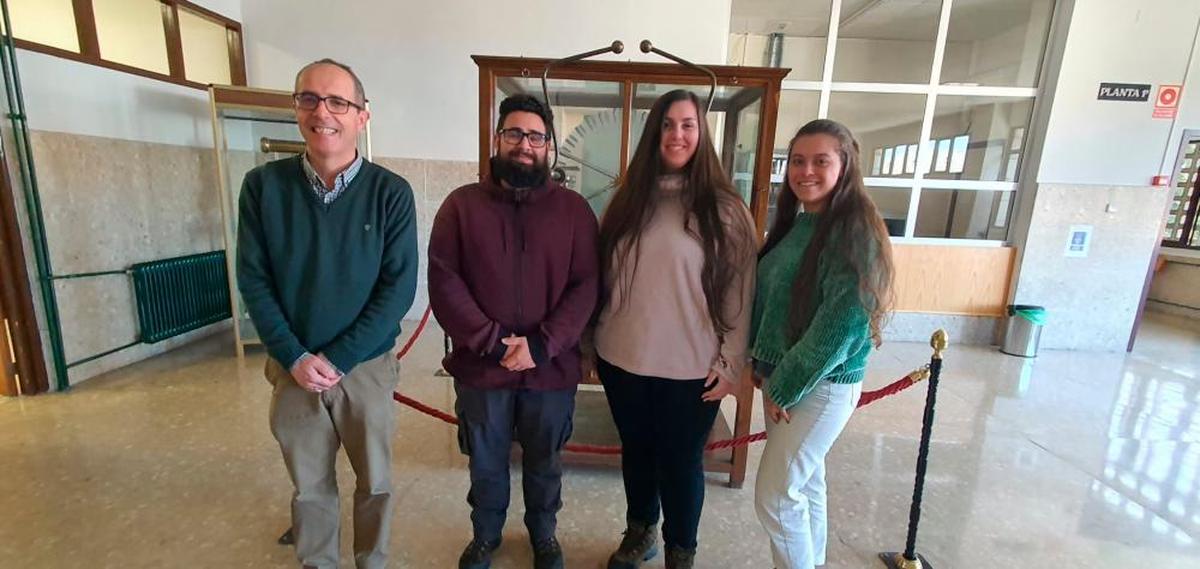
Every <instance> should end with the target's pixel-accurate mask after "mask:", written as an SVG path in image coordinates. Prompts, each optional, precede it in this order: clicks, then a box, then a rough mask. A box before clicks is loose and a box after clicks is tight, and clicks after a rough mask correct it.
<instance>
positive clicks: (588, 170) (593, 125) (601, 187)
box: [492, 77, 624, 216]
mask: <svg viewBox="0 0 1200 569" xmlns="http://www.w3.org/2000/svg"><path fill="white" fill-rule="evenodd" d="M547 87H548V90H549V92H550V107H551V110H552V111H553V112H554V129H555V131H556V132H557V133H558V165H557V168H558V169H561V173H562V174H563V175H564V182H563V185H564V186H566V187H568V188H570V189H572V190H575V191H577V192H579V193H581V194H583V197H585V198H587V200H588V204H589V205H591V206H592V211H593V212H595V213H596V215H597V216H599V215H600V214H601V213H602V212H603V211H604V208H605V206H607V205H608V200H609V199H610V198H611V197H612V191H613V186H614V183H615V182H616V179H617V177H618V176H619V175H620V173H621V128H622V126H623V124H622V123H623V121H624V117H622V113H621V109H622V107H623V105H622V101H623V100H624V96H623V93H622V90H623V84H622V83H619V82H610V81H575V80H570V79H549V80H547ZM496 90H497V93H496V108H495V109H493V110H492V112H493V114H492V116H493V117H499V116H500V110H499V107H500V102H501V101H503V100H504V98H505V97H508V96H509V95H515V94H518V93H525V94H529V95H533V96H534V97H536V98H537V99H538V100H541V99H542V81H541V78H540V77H500V78H497V81H496ZM495 126H496V125H495V124H494V121H493V124H492V127H493V131H494V130H495ZM494 144H495V142H494V140H493V148H492V151H493V152H495V147H494ZM550 161H551V162H552V163H553V161H554V157H553V155H551V156H550Z"/></svg>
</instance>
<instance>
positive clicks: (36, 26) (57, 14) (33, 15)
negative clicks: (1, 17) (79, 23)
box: [8, 0, 79, 53]
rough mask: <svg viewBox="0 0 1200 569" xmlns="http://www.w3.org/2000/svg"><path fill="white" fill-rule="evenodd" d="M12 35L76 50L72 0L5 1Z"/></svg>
mask: <svg viewBox="0 0 1200 569" xmlns="http://www.w3.org/2000/svg"><path fill="white" fill-rule="evenodd" d="M8 16H9V21H11V22H12V27H13V37H17V38H20V39H23V40H27V41H31V42H35V43H40V44H42V45H48V46H50V47H55V48H58V49H65V50H67V51H73V52H76V53H78V52H79V32H78V30H77V29H76V28H75V8H74V2H72V0H8Z"/></svg>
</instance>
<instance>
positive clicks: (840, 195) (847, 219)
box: [758, 119, 895, 347]
mask: <svg viewBox="0 0 1200 569" xmlns="http://www.w3.org/2000/svg"><path fill="white" fill-rule="evenodd" d="M818 134H824V135H827V136H830V137H833V139H834V140H836V141H837V143H838V156H839V157H840V158H841V160H842V173H841V176H839V177H838V181H837V183H836V184H835V185H834V187H833V191H832V192H831V193H830V195H829V205H828V206H826V208H825V210H824V212H822V213H821V215H820V217H819V218H818V219H819V220H818V222H817V227H816V230H815V232H814V233H813V237H812V241H811V242H810V243H809V246H808V249H807V250H805V251H804V258H803V259H802V260H801V262H800V270H799V271H798V272H797V273H796V280H795V281H794V283H793V284H792V302H791V306H790V308H789V322H790V324H791V332H792V339H793V341H794V340H797V339H799V337H800V335H801V334H802V333H803V332H804V329H805V328H806V327H807V326H808V323H809V322H810V321H811V320H812V315H813V313H814V312H815V311H816V309H817V307H816V306H815V305H814V303H813V300H814V298H815V292H816V290H817V287H818V286H819V282H818V268H819V267H818V265H819V264H820V263H822V262H825V263H830V262H833V263H844V264H845V265H846V266H849V267H850V269H852V270H853V271H854V274H855V275H856V276H857V278H858V294H859V299H860V300H861V301H862V303H863V307H864V308H865V309H866V310H867V314H868V315H869V316H870V320H871V340H872V342H874V344H875V346H876V347H878V346H879V345H880V344H881V343H882V342H883V336H882V332H881V330H882V328H883V326H884V324H885V323H886V320H887V316H888V312H889V311H890V310H891V307H892V302H893V296H892V295H893V291H892V278H893V276H894V274H895V267H894V265H893V264H892V242H891V240H890V239H889V238H888V232H887V227H886V226H885V225H884V224H883V218H882V217H880V215H879V210H878V209H876V207H875V202H873V201H871V196H870V195H868V194H867V188H866V186H865V184H864V183H863V176H862V168H861V166H860V165H859V160H858V152H859V149H858V141H857V140H855V139H854V135H853V134H851V133H850V129H848V128H846V127H845V125H843V124H841V123H839V122H837V121H832V120H827V119H818V120H815V121H812V122H809V123H808V124H806V125H804V126H803V127H801V128H800V130H799V131H798V132H797V133H796V136H793V137H792V140H791V142H789V143H788V160H789V161H790V160H791V154H792V147H793V146H795V144H796V141H797V140H799V139H800V138H802V137H805V136H813V135H818ZM787 184H788V187H787V188H786V190H787V191H782V192H780V193H779V202H778V205H777V209H776V213H775V222H774V224H772V225H771V232H770V234H769V235H768V236H767V242H766V244H764V245H763V247H762V250H761V251H760V252H759V254H758V258H759V259H762V258H763V256H764V255H766V254H767V253H768V252H770V251H771V249H772V248H774V247H775V246H776V245H778V244H779V242H780V241H782V240H783V238H784V236H786V235H787V234H788V231H789V230H790V229H791V228H792V225H794V224H795V222H796V212H797V211H798V210H799V206H800V204H799V200H797V199H796V194H795V193H793V192H792V189H791V181H790V180H788V181H787ZM830 243H832V245H830ZM827 245H828V246H827ZM827 249H828V250H827Z"/></svg>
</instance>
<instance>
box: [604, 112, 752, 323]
mask: <svg viewBox="0 0 1200 569" xmlns="http://www.w3.org/2000/svg"><path fill="white" fill-rule="evenodd" d="M679 101H691V103H692V104H693V105H695V106H696V118H697V122H698V124H697V128H698V129H699V131H700V132H699V139H698V140H697V143H696V153H695V154H694V155H693V156H692V158H691V160H689V161H688V163H687V164H686V165H685V166H684V167H683V172H682V174H683V177H684V182H683V190H682V199H683V205H684V210H685V211H688V212H689V213H690V214H691V215H690V217H689V219H688V220H687V224H686V229H687V231H688V233H689V234H691V235H692V236H693V237H695V238H696V239H697V240H698V241H699V242H700V244H701V246H702V247H703V249H704V269H703V272H702V274H701V278H700V280H701V284H702V286H703V288H704V296H705V299H706V301H707V304H708V315H709V318H710V319H711V320H712V323H713V328H714V330H715V331H716V333H717V335H718V336H723V335H724V334H726V333H728V332H729V330H730V329H731V327H732V326H731V321H732V319H733V318H734V317H736V314H732V315H731V314H726V313H725V311H724V310H722V303H723V301H724V300H725V296H726V294H725V293H726V291H728V290H730V287H731V286H733V284H734V279H736V278H739V275H738V270H739V269H740V268H741V267H743V266H744V265H745V263H746V261H747V260H749V259H750V257H751V256H752V255H753V254H754V253H753V252H754V246H755V241H754V239H755V238H754V230H753V229H752V228H751V226H750V222H749V213H748V210H747V209H746V206H745V204H743V203H742V200H741V198H740V197H739V196H738V194H737V192H736V191H734V189H733V184H732V182H730V181H729V178H728V176H727V175H726V174H725V170H724V168H722V167H721V160H720V158H718V157H717V151H716V150H715V149H714V148H713V143H712V137H711V135H710V134H709V132H708V121H707V120H706V118H705V116H704V112H703V111H702V110H701V109H703V108H704V107H701V106H700V99H699V98H697V97H696V95H695V94H694V93H692V92H691V91H686V90H683V89H677V90H674V91H670V92H668V93H665V94H664V95H663V96H661V97H659V98H658V100H657V101H655V102H654V106H652V107H651V108H650V115H649V116H648V117H647V119H646V129H645V130H644V131H643V132H642V138H641V140H639V141H638V145H637V150H635V151H634V153H633V159H632V160H631V161H630V162H629V168H628V169H627V170H626V171H625V175H624V176H622V177H621V178H620V179H618V180H617V181H616V183H615V185H616V192H615V193H614V194H613V197H612V201H611V202H609V204H608V208H607V209H606V210H605V212H604V216H603V218H602V219H601V220H600V267H601V269H602V270H603V271H605V273H606V277H605V280H604V282H605V287H604V288H605V292H604V295H605V298H604V302H607V301H608V300H609V298H611V290H612V287H613V286H621V287H622V292H623V293H626V292H628V287H629V286H630V284H631V282H632V280H633V274H634V273H635V272H636V271H637V264H638V259H637V255H636V254H635V255H634V256H633V257H634V259H633V265H632V266H629V264H628V261H629V257H630V252H631V251H636V250H637V248H638V244H639V242H640V239H641V234H642V230H643V229H644V228H645V227H646V224H647V223H648V222H649V221H650V216H651V215H653V213H654V199H655V186H656V184H657V183H658V177H659V176H660V175H662V174H665V173H666V172H665V171H664V169H663V167H662V161H661V159H660V156H659V144H660V142H661V141H662V129H663V123H664V121H665V120H666V114H667V110H668V109H670V108H671V105H673V104H675V103H677V102H679ZM614 261H615V263H614ZM614 264H615V265H616V266H617V267H620V269H618V270H616V271H614V270H613V267H614ZM612 273H616V274H624V275H625V278H622V279H621V280H622V282H621V283H615V282H614V281H615V275H614V274H612ZM623 296H625V295H623ZM741 309H742V310H746V309H748V307H741Z"/></svg>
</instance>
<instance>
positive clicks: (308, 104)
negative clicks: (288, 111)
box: [292, 92, 363, 115]
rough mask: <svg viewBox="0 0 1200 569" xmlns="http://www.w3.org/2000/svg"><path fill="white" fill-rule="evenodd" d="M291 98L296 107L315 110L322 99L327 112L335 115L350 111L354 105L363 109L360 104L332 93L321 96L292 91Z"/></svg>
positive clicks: (303, 109)
mask: <svg viewBox="0 0 1200 569" xmlns="http://www.w3.org/2000/svg"><path fill="white" fill-rule="evenodd" d="M292 100H293V101H295V103H296V108H297V109H300V110H302V111H315V110H317V105H320V104H321V102H322V101H324V102H325V108H326V109H329V112H331V113H333V114H335V115H344V114H346V113H348V112H350V107H354V108H356V109H358V110H360V111H361V110H363V108H362V105H359V104H357V103H351V102H350V101H347V100H346V99H343V98H341V97H336V96H333V95H330V96H328V97H322V96H320V95H317V94H316V93H308V92H304V93H293V94H292Z"/></svg>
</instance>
